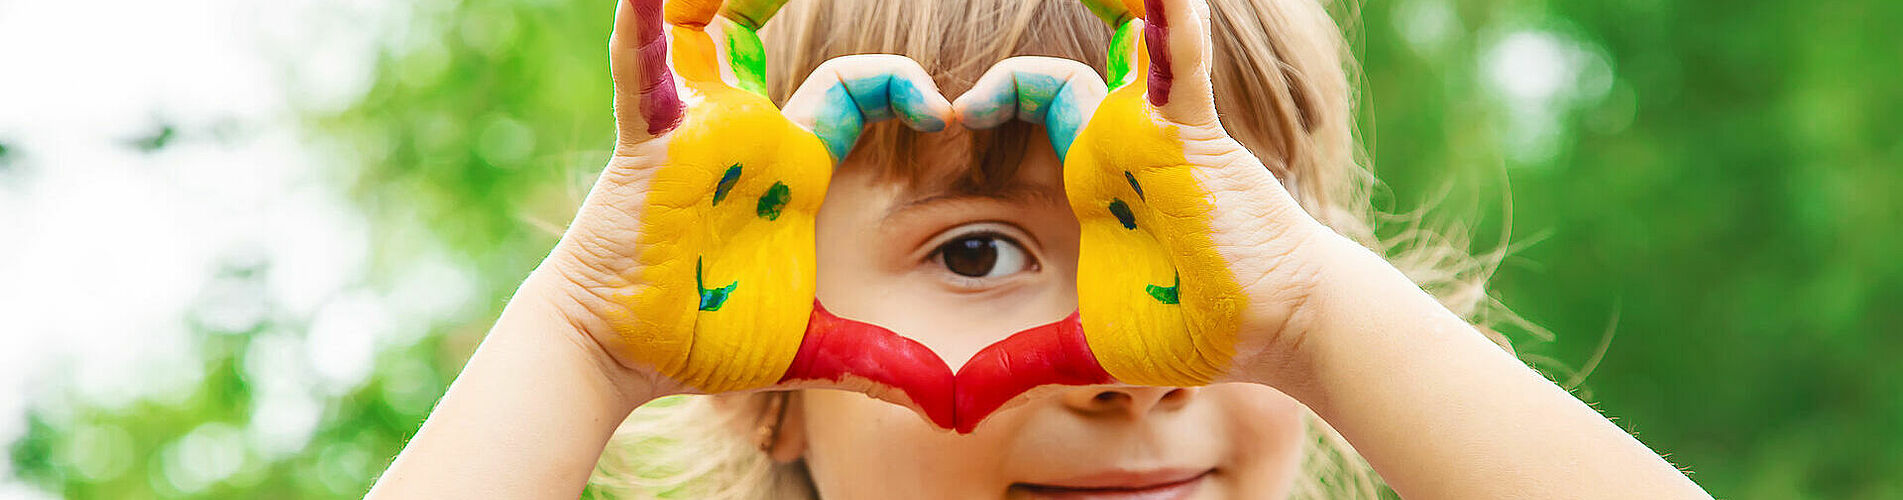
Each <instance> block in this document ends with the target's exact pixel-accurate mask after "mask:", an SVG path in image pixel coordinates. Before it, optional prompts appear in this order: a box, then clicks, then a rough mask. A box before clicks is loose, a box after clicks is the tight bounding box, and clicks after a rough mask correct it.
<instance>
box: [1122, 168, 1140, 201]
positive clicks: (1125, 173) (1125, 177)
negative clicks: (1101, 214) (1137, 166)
mask: <svg viewBox="0 0 1903 500" xmlns="http://www.w3.org/2000/svg"><path fill="white" fill-rule="evenodd" d="M1123 180H1126V181H1130V189H1135V190H1136V192H1137V199H1138V200H1143V199H1146V198H1144V197H1143V186H1140V185H1137V176H1134V175H1130V171H1129V170H1125V171H1123Z"/></svg>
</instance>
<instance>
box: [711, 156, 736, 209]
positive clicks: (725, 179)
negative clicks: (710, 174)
mask: <svg viewBox="0 0 1903 500" xmlns="http://www.w3.org/2000/svg"><path fill="white" fill-rule="evenodd" d="M737 182H740V164H738V163H735V164H733V166H731V167H727V173H725V174H721V176H720V184H716V185H714V205H720V200H724V199H727V193H728V192H730V191H733V185H734V183H737Z"/></svg>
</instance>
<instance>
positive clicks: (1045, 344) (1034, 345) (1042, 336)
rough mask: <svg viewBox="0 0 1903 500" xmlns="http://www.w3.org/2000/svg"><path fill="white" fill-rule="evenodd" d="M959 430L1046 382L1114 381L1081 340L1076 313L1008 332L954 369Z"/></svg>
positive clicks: (967, 428)
mask: <svg viewBox="0 0 1903 500" xmlns="http://www.w3.org/2000/svg"><path fill="white" fill-rule="evenodd" d="M957 379H958V384H959V387H958V390H957V391H956V392H955V393H954V396H955V399H956V400H957V403H956V404H957V414H958V427H957V430H958V432H959V433H970V432H971V431H972V429H976V428H977V427H978V424H979V423H980V422H983V421H984V420H985V418H986V417H989V416H990V415H991V414H992V413H994V412H996V411H998V410H1000V409H1003V408H1004V407H1005V406H1006V405H1007V404H1009V403H1011V402H1012V401H1017V400H1019V399H1020V397H1021V396H1022V395H1023V394H1024V393H1025V392H1026V391H1031V390H1033V389H1037V388H1039V387H1043V386H1047V385H1097V384H1109V383H1112V382H1113V381H1114V380H1113V379H1112V378H1111V377H1110V374H1109V373H1108V372H1105V371H1104V369H1103V365H1101V364H1099V363H1098V362H1097V356H1096V355H1095V354H1093V353H1092V352H1091V350H1090V342H1089V341H1088V340H1086V339H1085V338H1084V326H1083V323H1082V322H1081V321H1080V320H1079V319H1078V315H1077V313H1071V315H1070V316H1069V317H1066V318H1064V319H1062V320H1059V321H1057V322H1053V323H1049V324H1045V325H1041V326H1038V327H1034V328H1031V329H1028V330H1024V331H1022V332H1018V333H1015V334H1012V335H1011V336H1010V337H1006V338H1005V339H1004V340H1001V341H998V343H996V344H992V345H991V346H989V347H986V348H984V349H983V350H980V351H978V353H977V354H975V355H972V357H971V360H970V361H966V362H965V366H964V367H963V368H959V369H958V377H957Z"/></svg>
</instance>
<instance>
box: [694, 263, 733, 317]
mask: <svg viewBox="0 0 1903 500" xmlns="http://www.w3.org/2000/svg"><path fill="white" fill-rule="evenodd" d="M700 264H701V259H699V258H696V259H694V288H695V289H696V290H700V310H702V311H718V310H720V306H723V305H727V298H728V297H732V296H733V289H735V288H739V287H740V282H739V281H735V282H733V283H728V284H727V286H723V287H720V288H713V289H709V288H707V285H706V284H705V283H703V282H702V281H701V277H700V267H701V266H700Z"/></svg>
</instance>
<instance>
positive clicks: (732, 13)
mask: <svg viewBox="0 0 1903 500" xmlns="http://www.w3.org/2000/svg"><path fill="white" fill-rule="evenodd" d="M782 5H786V0H727V3H726V5H723V6H721V8H720V16H721V17H725V18H727V19H731V20H733V21H734V22H736V23H739V24H740V25H742V26H746V27H747V28H749V29H753V30H755V31H758V30H759V29H760V27H761V26H766V22H767V20H769V19H773V15H774V14H778V13H780V6H782Z"/></svg>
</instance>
